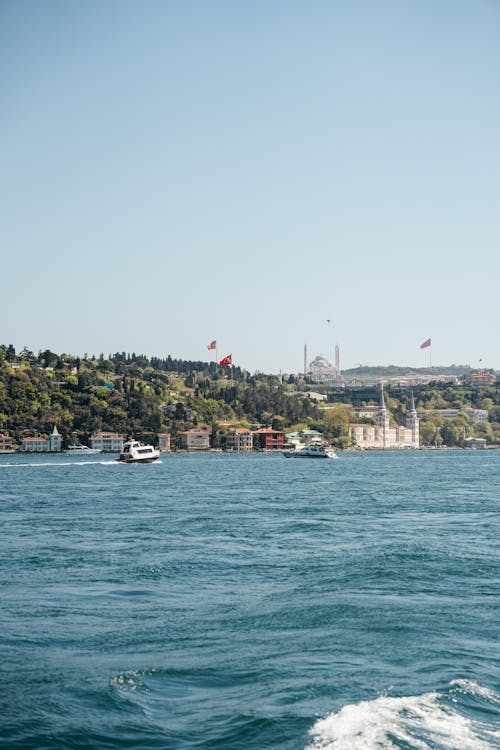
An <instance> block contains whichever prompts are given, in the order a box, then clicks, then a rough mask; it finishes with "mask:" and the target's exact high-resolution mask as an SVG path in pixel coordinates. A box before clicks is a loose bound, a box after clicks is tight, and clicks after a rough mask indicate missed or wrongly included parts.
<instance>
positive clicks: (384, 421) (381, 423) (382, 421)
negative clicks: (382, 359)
mask: <svg viewBox="0 0 500 750" xmlns="http://www.w3.org/2000/svg"><path fill="white" fill-rule="evenodd" d="M375 424H376V425H377V426H378V427H380V428H382V440H383V445H384V448H385V447H386V445H387V434H388V431H389V414H388V413H387V409H386V406H385V401H384V386H383V384H382V383H380V402H379V407H378V412H377V416H376V417H375Z"/></svg>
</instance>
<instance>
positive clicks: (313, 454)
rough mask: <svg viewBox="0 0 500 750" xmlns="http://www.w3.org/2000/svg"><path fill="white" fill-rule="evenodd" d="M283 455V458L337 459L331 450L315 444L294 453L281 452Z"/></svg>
mask: <svg viewBox="0 0 500 750" xmlns="http://www.w3.org/2000/svg"><path fill="white" fill-rule="evenodd" d="M283 455H284V456H285V458H337V454H336V453H335V451H334V450H333V449H332V448H328V446H326V445H319V444H317V443H313V444H312V445H305V446H304V447H303V448H300V449H298V450H294V451H283Z"/></svg>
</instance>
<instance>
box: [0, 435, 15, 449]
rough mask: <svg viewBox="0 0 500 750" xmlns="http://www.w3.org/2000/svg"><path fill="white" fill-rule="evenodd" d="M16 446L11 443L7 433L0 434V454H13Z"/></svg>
mask: <svg viewBox="0 0 500 750" xmlns="http://www.w3.org/2000/svg"><path fill="white" fill-rule="evenodd" d="M16 451H17V446H16V445H14V443H13V442H12V438H11V436H10V435H9V433H8V432H0V453H15V452H16Z"/></svg>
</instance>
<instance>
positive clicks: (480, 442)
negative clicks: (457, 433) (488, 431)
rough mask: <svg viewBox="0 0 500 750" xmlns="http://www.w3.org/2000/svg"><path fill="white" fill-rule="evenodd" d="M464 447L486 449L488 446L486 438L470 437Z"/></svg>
mask: <svg viewBox="0 0 500 750" xmlns="http://www.w3.org/2000/svg"><path fill="white" fill-rule="evenodd" d="M464 448H475V449H478V448H479V449H481V450H484V449H485V448H486V438H478V437H468V438H465V440H464Z"/></svg>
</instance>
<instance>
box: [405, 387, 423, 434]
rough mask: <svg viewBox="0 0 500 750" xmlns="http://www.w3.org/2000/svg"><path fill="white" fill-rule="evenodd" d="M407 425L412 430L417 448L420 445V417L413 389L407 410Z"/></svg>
mask: <svg viewBox="0 0 500 750" xmlns="http://www.w3.org/2000/svg"><path fill="white" fill-rule="evenodd" d="M406 427H407V428H408V429H409V430H411V442H412V444H413V446H414V447H415V448H418V447H419V445H420V420H419V418H418V414H417V410H416V408H415V399H414V397H413V391H412V392H411V399H410V403H409V405H408V409H407V411H406Z"/></svg>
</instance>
